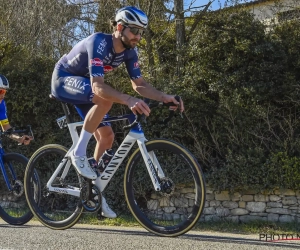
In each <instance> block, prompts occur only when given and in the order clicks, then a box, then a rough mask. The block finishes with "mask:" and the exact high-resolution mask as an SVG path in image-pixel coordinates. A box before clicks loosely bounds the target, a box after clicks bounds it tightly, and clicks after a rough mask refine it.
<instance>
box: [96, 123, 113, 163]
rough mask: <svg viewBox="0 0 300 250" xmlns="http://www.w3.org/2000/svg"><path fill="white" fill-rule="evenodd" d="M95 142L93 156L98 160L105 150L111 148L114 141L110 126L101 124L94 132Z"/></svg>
mask: <svg viewBox="0 0 300 250" xmlns="http://www.w3.org/2000/svg"><path fill="white" fill-rule="evenodd" d="M94 136H95V138H96V141H97V144H96V148H95V152H94V158H95V160H96V161H97V162H98V161H99V159H100V157H101V155H102V154H103V153H104V151H105V150H107V149H111V147H112V144H113V142H114V138H115V135H114V132H113V130H112V128H111V126H109V125H108V126H101V127H99V128H98V129H97V130H96V132H95V133H94Z"/></svg>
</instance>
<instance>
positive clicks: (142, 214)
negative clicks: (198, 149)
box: [124, 139, 205, 236]
mask: <svg viewBox="0 0 300 250" xmlns="http://www.w3.org/2000/svg"><path fill="white" fill-rule="evenodd" d="M146 148H147V152H148V154H149V159H147V161H148V162H152V164H153V166H154V168H155V171H154V172H155V173H153V172H152V173H151V174H155V175H157V176H158V180H159V183H160V187H161V190H160V191H156V190H155V189H154V187H153V184H152V181H151V179H150V175H149V173H148V170H147V167H146V165H145V162H144V159H143V157H142V154H141V151H140V149H137V150H136V151H135V152H134V153H133V154H132V156H131V158H130V159H129V161H128V164H127V166H126V169H125V176H124V189H125V196H126V201H127V203H128V206H129V209H130V211H131V212H132V214H133V215H134V217H135V218H136V220H137V221H138V222H139V223H140V224H141V225H142V226H143V227H144V228H145V229H147V230H148V231H150V232H152V233H154V234H157V235H160V236H179V235H181V234H184V233H186V232H187V231H189V230H190V229H192V227H193V226H194V225H195V224H196V223H197V221H198V220H199V218H200V216H201V213H202V210H203V208H204V204H205V183H204V177H203V173H202V170H201V168H200V165H199V164H198V162H197V161H196V160H195V158H194V157H193V156H192V155H191V153H190V152H189V151H187V150H186V149H185V148H183V147H182V146H181V145H179V144H177V143H175V142H173V141H169V140H164V139H159V140H152V141H149V142H147V143H146ZM159 166H160V167H159Z"/></svg>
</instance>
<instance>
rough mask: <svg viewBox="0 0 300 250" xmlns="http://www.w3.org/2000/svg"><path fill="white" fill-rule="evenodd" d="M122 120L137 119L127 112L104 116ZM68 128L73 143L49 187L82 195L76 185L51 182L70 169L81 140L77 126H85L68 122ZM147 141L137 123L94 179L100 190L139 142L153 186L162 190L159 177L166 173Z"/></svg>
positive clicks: (48, 184) (106, 120) (80, 123)
mask: <svg viewBox="0 0 300 250" xmlns="http://www.w3.org/2000/svg"><path fill="white" fill-rule="evenodd" d="M59 120H60V121H63V120H64V118H63V117H62V118H59ZM121 120H128V121H129V122H130V123H132V122H133V121H134V120H135V115H134V114H126V115H122V116H116V117H108V118H104V119H103V122H114V121H121ZM67 125H68V129H69V131H70V135H71V138H72V141H73V144H72V146H71V148H70V149H69V151H68V152H67V154H66V155H65V157H64V159H63V160H62V162H61V163H60V164H59V166H58V167H57V169H56V170H55V172H54V173H53V175H52V176H51V178H50V179H49V181H48V182H47V188H48V189H49V191H52V192H58V193H64V194H69V195H73V196H77V197H80V189H79V188H76V187H68V188H58V187H52V186H51V183H52V182H53V181H54V180H55V178H56V177H57V175H58V173H59V172H60V171H61V170H62V168H63V167H64V170H63V173H62V175H61V177H60V178H62V179H64V178H65V177H66V175H67V173H68V171H69V168H70V166H71V161H70V160H69V154H70V152H71V151H72V150H73V148H74V147H75V145H76V144H77V142H78V140H79V135H78V132H77V127H81V126H83V122H75V123H67ZM146 141H147V139H146V137H145V135H144V132H143V129H142V126H141V124H140V123H138V124H137V125H135V126H134V127H133V128H131V129H130V131H129V133H128V134H127V135H126V137H125V138H124V140H123V142H122V143H121V145H120V146H119V148H118V149H117V151H116V153H115V155H114V156H113V158H112V159H111V161H110V162H109V164H108V166H107V167H106V168H105V171H104V172H103V173H102V174H101V175H100V176H99V177H97V179H96V180H94V181H93V182H94V184H95V185H96V186H97V187H98V188H99V190H100V192H102V191H103V190H104V189H105V187H106V186H107V184H108V183H109V181H110V180H111V178H112V177H113V175H114V174H115V172H116V171H117V170H118V168H119V167H120V165H121V163H122V162H123V161H124V159H125V157H126V156H127V155H128V153H129V151H130V149H131V148H132V146H133V145H134V144H135V143H136V142H137V144H138V147H139V149H140V151H141V154H142V157H143V159H144V162H145V164H146V167H147V170H148V172H149V175H150V178H151V180H152V183H153V186H154V188H155V190H156V191H160V190H161V187H160V183H159V180H158V177H160V178H162V177H164V176H165V175H164V173H163V171H162V169H161V167H160V165H159V163H158V161H157V159H156V157H155V154H154V152H151V153H150V154H149V153H148V152H147V150H146V146H145V142H146Z"/></svg>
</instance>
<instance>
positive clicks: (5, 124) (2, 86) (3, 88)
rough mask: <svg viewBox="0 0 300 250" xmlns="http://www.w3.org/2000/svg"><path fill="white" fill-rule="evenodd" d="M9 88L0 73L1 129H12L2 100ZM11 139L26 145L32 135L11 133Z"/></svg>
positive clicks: (5, 79)
mask: <svg viewBox="0 0 300 250" xmlns="http://www.w3.org/2000/svg"><path fill="white" fill-rule="evenodd" d="M8 89H9V82H8V80H7V78H6V77H5V76H4V75H0V124H1V127H2V130H3V131H8V130H13V128H12V127H11V125H10V124H9V121H8V116H7V110H6V103H5V100H4V97H5V94H6V92H7V90H8ZM9 137H10V138H11V139H13V140H15V141H17V142H18V143H19V144H24V145H28V144H29V143H30V141H31V140H32V139H33V137H32V136H28V135H23V136H19V135H17V134H13V133H12V134H11V135H10V136H9Z"/></svg>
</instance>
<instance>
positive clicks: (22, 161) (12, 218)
mask: <svg viewBox="0 0 300 250" xmlns="http://www.w3.org/2000/svg"><path fill="white" fill-rule="evenodd" d="M27 162H28V159H27V158H26V157H25V156H23V155H21V154H17V153H8V154H5V155H4V156H3V166H4V168H5V172H6V174H7V181H8V182H9V183H10V186H11V188H12V190H11V191H9V190H8V187H7V185H6V182H5V178H4V175H3V174H2V175H1V177H0V186H1V188H0V190H1V191H0V197H1V199H0V202H1V203H0V205H1V207H0V216H1V217H2V219H3V220H4V221H6V222H7V223H9V224H11V225H23V224H25V223H27V222H28V221H30V220H31V218H32V217H33V214H32V212H31V211H30V208H29V206H28V204H27V201H26V196H25V192H24V185H23V181H24V174H25V169H26V165H27ZM33 180H34V183H32V187H33V188H35V189H37V188H38V177H37V175H36V174H35V175H34V179H33ZM31 181H32V180H31Z"/></svg>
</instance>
